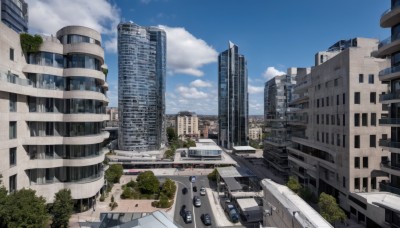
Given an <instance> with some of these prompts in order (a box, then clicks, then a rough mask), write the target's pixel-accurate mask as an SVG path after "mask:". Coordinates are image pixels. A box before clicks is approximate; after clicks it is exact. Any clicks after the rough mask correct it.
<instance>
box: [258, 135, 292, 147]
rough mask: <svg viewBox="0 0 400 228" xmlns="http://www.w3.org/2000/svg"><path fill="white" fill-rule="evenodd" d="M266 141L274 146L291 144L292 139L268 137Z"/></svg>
mask: <svg viewBox="0 0 400 228" xmlns="http://www.w3.org/2000/svg"><path fill="white" fill-rule="evenodd" d="M264 142H265V143H268V144H270V145H273V146H287V145H289V144H290V141H289V140H288V139H284V138H275V137H267V138H266V139H265V140H264Z"/></svg>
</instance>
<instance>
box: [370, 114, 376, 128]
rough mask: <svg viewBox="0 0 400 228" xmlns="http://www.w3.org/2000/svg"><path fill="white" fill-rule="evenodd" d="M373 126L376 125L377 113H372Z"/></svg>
mask: <svg viewBox="0 0 400 228" xmlns="http://www.w3.org/2000/svg"><path fill="white" fill-rule="evenodd" d="M371 126H376V113H371Z"/></svg>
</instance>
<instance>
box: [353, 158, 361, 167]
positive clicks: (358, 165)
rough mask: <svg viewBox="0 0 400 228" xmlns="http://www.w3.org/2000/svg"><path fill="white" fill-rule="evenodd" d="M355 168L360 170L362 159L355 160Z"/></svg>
mask: <svg viewBox="0 0 400 228" xmlns="http://www.w3.org/2000/svg"><path fill="white" fill-rule="evenodd" d="M354 168H356V169H359V168H360V157H355V158H354Z"/></svg>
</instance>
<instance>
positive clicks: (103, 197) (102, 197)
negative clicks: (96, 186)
mask: <svg viewBox="0 0 400 228" xmlns="http://www.w3.org/2000/svg"><path fill="white" fill-rule="evenodd" d="M104 200H106V197H105V196H104V193H102V194H101V196H100V202H104Z"/></svg>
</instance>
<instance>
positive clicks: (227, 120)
mask: <svg viewBox="0 0 400 228" xmlns="http://www.w3.org/2000/svg"><path fill="white" fill-rule="evenodd" d="M248 110H249V103H248V93H247V63H246V59H245V57H244V56H243V55H240V54H239V48H238V46H236V45H234V44H232V43H230V47H229V49H228V50H226V51H224V52H222V53H220V55H219V56H218V122H219V134H218V144H219V145H220V146H223V147H225V148H232V147H233V146H245V145H248V141H249V140H248V115H249V113H248Z"/></svg>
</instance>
